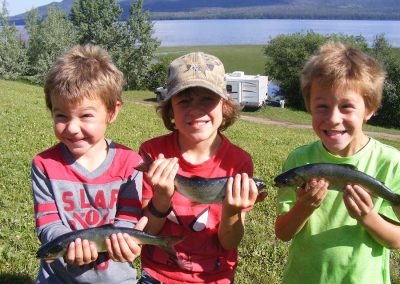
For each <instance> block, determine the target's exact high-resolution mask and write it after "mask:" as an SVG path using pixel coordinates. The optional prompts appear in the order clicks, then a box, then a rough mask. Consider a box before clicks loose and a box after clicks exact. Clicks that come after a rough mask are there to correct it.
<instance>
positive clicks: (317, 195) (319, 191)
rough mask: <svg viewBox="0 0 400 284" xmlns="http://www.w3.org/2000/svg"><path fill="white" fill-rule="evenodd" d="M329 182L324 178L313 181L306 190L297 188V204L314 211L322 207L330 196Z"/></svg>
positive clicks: (307, 185)
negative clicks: (327, 196)
mask: <svg viewBox="0 0 400 284" xmlns="http://www.w3.org/2000/svg"><path fill="white" fill-rule="evenodd" d="M328 187H329V181H327V180H326V179H324V178H314V179H311V180H310V181H309V182H308V183H307V184H306V186H305V188H297V190H296V196H297V198H298V200H297V202H300V203H301V204H302V205H303V206H305V207H308V208H310V209H312V210H314V209H317V208H318V207H319V206H321V204H322V202H323V201H324V199H325V197H326V195H327V194H328Z"/></svg>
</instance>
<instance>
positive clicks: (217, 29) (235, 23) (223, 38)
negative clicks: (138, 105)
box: [17, 19, 400, 47]
mask: <svg viewBox="0 0 400 284" xmlns="http://www.w3.org/2000/svg"><path fill="white" fill-rule="evenodd" d="M17 27H18V28H19V29H20V30H22V32H23V26H17ZM310 30H312V31H314V32H316V33H319V34H323V35H327V34H332V33H336V34H338V33H343V34H347V35H354V36H357V35H362V36H364V37H365V38H366V40H367V41H368V43H372V42H373V40H374V38H375V37H376V36H377V35H379V34H384V35H385V38H386V39H387V40H388V41H389V43H390V44H391V45H392V46H393V47H400V21H358V20H357V21H355V20H280V19H259V20H258V19H232V20H225V19H221V20H168V21H154V36H155V37H156V38H158V39H159V40H161V46H165V47H167V46H195V45H252V44H256V45H259V44H266V43H267V41H268V39H269V38H273V37H275V36H277V35H279V34H292V33H295V32H304V33H306V32H307V31H310Z"/></svg>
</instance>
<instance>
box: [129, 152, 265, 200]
mask: <svg viewBox="0 0 400 284" xmlns="http://www.w3.org/2000/svg"><path fill="white" fill-rule="evenodd" d="M139 153H140V155H141V156H142V159H143V161H142V162H141V163H140V164H139V165H138V166H137V167H135V169H136V170H138V171H142V172H147V171H148V170H149V167H150V165H151V164H152V163H153V162H154V160H153V159H152V158H151V157H150V156H149V154H148V153H146V152H144V151H140V152H139ZM228 178H229V177H220V178H203V177H191V178H187V177H184V176H182V175H180V174H176V176H175V180H174V184H175V188H176V190H177V191H178V192H179V193H180V194H182V195H183V196H185V197H187V198H189V199H190V200H192V201H195V202H198V203H203V204H214V203H221V202H222V200H223V199H224V197H225V188H226V183H227V182H228ZM253 180H254V182H255V184H256V186H257V189H258V191H259V192H260V191H261V190H262V189H264V188H265V186H266V184H265V182H264V181H263V180H261V179H257V178H253Z"/></svg>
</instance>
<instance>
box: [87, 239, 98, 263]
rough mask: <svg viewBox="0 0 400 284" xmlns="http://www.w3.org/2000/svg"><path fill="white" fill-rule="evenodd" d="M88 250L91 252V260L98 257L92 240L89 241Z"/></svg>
mask: <svg viewBox="0 0 400 284" xmlns="http://www.w3.org/2000/svg"><path fill="white" fill-rule="evenodd" d="M89 247H90V252H91V254H90V255H91V259H90V260H91V262H93V261H95V260H96V259H97V257H98V252H97V246H96V244H95V243H94V242H90V243H89Z"/></svg>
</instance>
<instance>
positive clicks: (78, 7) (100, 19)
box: [69, 0, 122, 50]
mask: <svg viewBox="0 0 400 284" xmlns="http://www.w3.org/2000/svg"><path fill="white" fill-rule="evenodd" d="M121 12H122V9H121V7H120V5H119V4H118V3H117V2H116V1H115V0H75V1H74V4H73V6H72V9H71V13H70V15H69V18H70V20H71V21H72V23H73V25H74V26H75V27H76V29H77V31H78V42H79V43H80V44H85V43H92V44H96V45H101V46H102V47H104V48H105V49H107V50H110V49H111V48H112V47H113V46H114V45H115V44H116V42H115V37H116V36H117V35H118V33H119V32H120V31H119V29H120V23H119V17H120V15H121Z"/></svg>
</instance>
